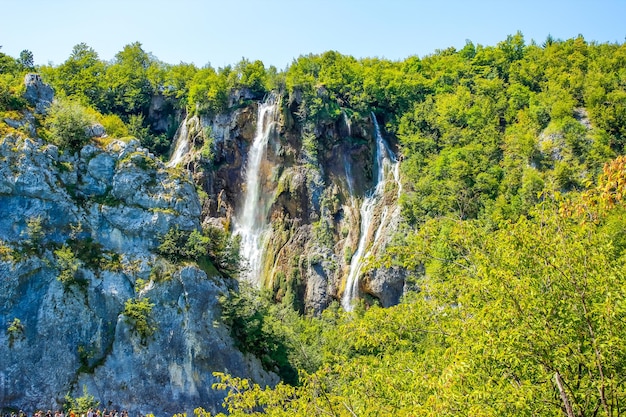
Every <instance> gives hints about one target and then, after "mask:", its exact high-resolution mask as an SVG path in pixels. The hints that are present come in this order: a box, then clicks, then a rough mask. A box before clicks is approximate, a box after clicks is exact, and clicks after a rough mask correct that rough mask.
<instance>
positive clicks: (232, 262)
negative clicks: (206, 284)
mask: <svg viewBox="0 0 626 417" xmlns="http://www.w3.org/2000/svg"><path fill="white" fill-rule="evenodd" d="M158 252H159V253H160V254H161V255H162V256H164V257H165V258H167V259H168V260H170V261H172V262H181V261H194V262H199V263H202V261H203V260H204V259H205V258H208V259H210V261H211V262H212V263H213V264H215V266H216V267H217V268H218V269H219V270H221V271H222V272H225V273H228V274H230V275H236V274H237V273H238V271H239V263H240V262H239V243H238V240H237V238H235V237H232V236H230V235H229V234H228V233H226V232H225V231H223V230H221V229H218V228H216V227H208V228H205V229H203V230H202V231H199V230H193V231H186V230H181V229H179V228H176V227H174V228H171V229H170V230H169V231H168V232H167V233H166V234H165V235H164V236H163V237H162V238H161V243H160V245H159V248H158Z"/></svg>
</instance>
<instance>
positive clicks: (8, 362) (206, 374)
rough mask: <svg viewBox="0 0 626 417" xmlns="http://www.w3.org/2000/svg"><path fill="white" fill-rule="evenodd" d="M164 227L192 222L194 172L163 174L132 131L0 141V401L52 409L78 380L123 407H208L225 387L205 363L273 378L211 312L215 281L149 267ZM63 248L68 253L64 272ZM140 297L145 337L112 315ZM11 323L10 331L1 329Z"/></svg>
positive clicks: (189, 226) (158, 411) (77, 390)
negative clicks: (64, 144) (102, 138)
mask: <svg viewBox="0 0 626 417" xmlns="http://www.w3.org/2000/svg"><path fill="white" fill-rule="evenodd" d="M171 227H178V228H180V229H183V230H193V229H197V228H199V227H200V205H199V201H198V197H197V194H196V192H195V187H194V185H193V183H192V181H191V177H190V176H189V175H180V174H178V175H171V173H170V172H169V171H168V170H166V169H165V167H164V165H163V164H162V163H161V162H160V161H158V160H156V159H155V158H154V156H152V155H151V154H150V153H149V152H147V151H146V150H145V149H142V148H141V147H140V146H139V144H138V143H137V142H136V141H133V142H130V143H128V144H126V143H123V142H119V141H118V142H114V143H112V144H111V145H109V147H108V148H107V149H106V150H103V149H100V148H97V147H95V146H92V145H88V146H85V147H84V148H83V149H82V150H81V151H80V152H78V153H77V154H74V155H68V154H62V153H60V152H59V150H58V148H57V147H56V146H53V145H46V144H44V143H43V142H42V141H41V140H35V139H24V138H21V137H13V136H9V137H5V138H4V139H3V140H2V142H0V239H1V241H0V243H1V244H2V245H3V246H5V247H8V248H9V249H10V253H12V254H13V255H11V256H9V257H4V258H2V259H0V329H2V331H0V404H2V406H5V407H12V408H16V409H19V408H21V409H24V410H26V411H28V412H32V411H33V410H35V409H42V408H45V409H47V408H55V409H56V408H60V406H61V405H62V404H63V403H64V401H65V400H64V397H65V395H66V394H67V393H68V392H69V393H70V394H71V395H73V396H80V395H82V387H83V386H85V387H87V389H88V390H89V393H90V394H92V395H94V396H95V397H96V399H97V400H99V401H100V402H101V403H102V404H103V405H104V406H107V407H109V408H111V407H116V408H118V409H122V408H127V409H128V410H129V412H130V413H131V414H137V413H142V414H144V415H145V414H147V413H155V415H158V416H165V415H172V414H174V413H176V412H181V411H187V412H188V413H191V412H192V410H193V408H195V407H198V406H202V407H205V408H207V409H209V410H211V411H216V412H217V411H220V410H221V402H222V400H223V396H224V393H223V392H220V391H214V390H212V388H211V385H212V383H214V382H215V380H214V377H213V376H212V372H214V371H220V372H229V373H231V374H234V375H238V376H241V377H247V378H254V380H255V381H257V382H259V383H261V384H273V383H275V382H276V377H275V376H274V375H273V374H269V373H267V372H265V371H263V369H262V367H261V365H260V362H259V361H258V360H257V359H255V358H253V357H249V356H245V355H243V354H242V353H241V352H239V351H238V350H237V349H236V348H235V347H234V343H233V341H232V339H231V338H230V335H229V331H228V329H226V328H225V327H224V325H223V324H221V323H220V319H219V318H220V307H219V304H218V301H217V299H218V296H219V295H220V294H222V293H224V292H225V291H226V285H225V283H224V281H223V278H221V277H219V276H211V277H207V275H206V273H204V272H203V271H201V270H200V269H198V268H196V267H192V266H187V267H184V268H182V269H180V268H178V269H177V268H176V267H174V266H169V267H167V268H165V267H164V268H162V269H163V270H162V271H161V272H155V265H161V263H163V262H164V261H163V260H160V259H159V258H158V257H157V256H156V255H155V249H156V247H157V246H158V244H159V240H158V238H159V236H161V235H163V234H165V233H167V231H168V230H169V229H170V228H171ZM60 248H70V250H71V253H72V254H73V255H72V256H73V257H74V259H75V262H76V264H75V265H76V268H75V270H74V272H73V273H71V274H70V275H69V277H70V278H67V275H66V276H65V277H66V278H65V279H66V280H68V281H66V283H64V282H61V281H60V280H59V279H58V278H59V277H60V276H61V274H62V272H63V271H64V266H63V265H64V264H63V263H62V262H60V258H59V255H58V254H57V252H58V250H59V249H60ZM164 271H165V272H164ZM155 277H157V278H158V280H157V278H155ZM155 280H157V281H158V282H157V281H155ZM141 297H148V298H149V299H150V302H151V303H153V304H154V308H153V313H152V314H151V316H150V320H152V322H153V323H154V325H155V328H156V332H155V333H154V335H153V336H152V337H150V338H148V339H147V340H145V341H142V340H141V338H139V337H138V336H137V334H136V331H135V330H134V328H133V326H132V324H131V323H129V321H128V320H127V318H126V317H125V316H124V314H123V312H124V307H125V303H126V302H127V301H128V300H130V299H137V298H141ZM14 320H19V322H20V323H21V325H20V326H21V327H20V329H21V330H19V331H15V332H13V333H9V332H7V331H6V329H8V328H9V326H10V325H11V324H12V323H13V322H14Z"/></svg>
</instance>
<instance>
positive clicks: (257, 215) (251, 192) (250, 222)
mask: <svg viewBox="0 0 626 417" xmlns="http://www.w3.org/2000/svg"><path fill="white" fill-rule="evenodd" d="M277 109H278V100H277V98H276V97H275V96H274V95H271V96H269V97H268V98H267V99H266V100H265V101H264V102H263V103H261V104H259V108H258V113H257V125H256V134H255V136H254V140H253V141H252V145H251V146H250V150H249V152H248V161H247V165H246V180H245V198H244V203H243V206H242V207H241V209H240V213H239V215H238V216H237V218H236V219H235V234H238V235H239V236H241V255H242V257H243V259H244V261H245V263H246V265H245V268H244V274H243V277H244V278H246V279H247V280H248V281H250V282H258V281H259V274H260V269H261V261H262V257H263V242H262V237H263V232H264V230H265V226H266V220H265V215H266V213H265V204H264V202H263V196H262V190H261V175H262V172H261V165H262V162H263V159H264V156H265V152H266V150H267V144H268V142H269V138H270V135H271V133H272V132H273V130H274V127H275V124H276V117H277Z"/></svg>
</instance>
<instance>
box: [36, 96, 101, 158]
mask: <svg viewBox="0 0 626 417" xmlns="http://www.w3.org/2000/svg"><path fill="white" fill-rule="evenodd" d="M94 122H95V118H94V117H93V116H92V115H91V114H90V113H89V112H87V110H86V109H85V108H84V107H83V106H81V105H80V104H78V103H75V102H72V101H66V100H56V101H55V102H54V103H52V106H50V110H49V115H48V118H47V119H46V124H47V127H48V130H49V132H50V135H49V138H50V141H51V142H53V143H54V144H56V145H58V146H59V147H60V148H62V149H67V150H69V151H72V152H74V151H77V150H79V149H80V148H82V147H83V146H84V145H86V144H87V142H88V141H89V139H90V137H89V135H88V129H89V127H90V126H91V125H92V124H93V123H94Z"/></svg>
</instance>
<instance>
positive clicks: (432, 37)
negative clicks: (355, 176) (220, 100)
mask: <svg viewBox="0 0 626 417" xmlns="http://www.w3.org/2000/svg"><path fill="white" fill-rule="evenodd" d="M518 30H520V31H521V32H522V33H523V34H524V37H525V39H526V41H527V42H530V41H531V40H532V39H534V40H536V41H537V42H538V43H541V42H543V41H544V40H545V39H546V36H547V35H548V34H551V35H552V36H553V37H554V38H560V39H568V38H572V37H575V36H577V35H578V34H582V35H583V36H584V37H585V39H586V40H587V41H597V42H624V41H625V40H626V0H589V1H580V0H568V1H565V0H554V1H553V0H541V1H538V0H524V1H518V0H516V1H510V0H499V1H495V0H485V1H480V0H466V1H460V0H450V1H445V0H440V1H435V0H431V1H422V0H412V1H411V0H383V1H374V0H315V1H314V0H221V1H216V0H204V1H202V0H106V1H102V0H91V1H90V0H0V45H2V49H1V51H2V52H4V53H6V54H9V55H11V56H13V57H17V56H19V53H20V51H22V50H23V49H29V50H30V51H32V52H33V54H34V57H35V63H36V64H47V63H49V62H52V63H53V64H60V63H62V62H63V61H65V59H67V57H68V56H69V54H70V52H71V50H72V47H73V46H74V45H76V44H78V43H80V42H85V43H86V44H87V45H89V46H91V47H92V48H94V49H95V50H96V51H97V52H98V54H99V56H100V58H102V59H105V60H110V59H113V57H114V56H115V54H116V53H117V52H118V51H120V50H121V49H122V48H123V47H124V45H126V44H129V43H132V42H135V41H139V42H141V44H142V45H143V49H144V50H145V51H147V52H151V53H153V54H154V55H155V56H156V57H157V58H159V59H160V60H162V61H164V62H167V63H170V64H178V63H179V62H188V63H189V62H193V63H195V64H196V65H198V66H203V65H205V64H208V63H210V64H211V65H212V66H214V67H223V66H225V65H228V64H235V63H237V62H238V61H239V60H240V59H241V58H242V57H245V58H248V59H250V60H256V59H260V60H262V61H263V62H264V63H265V65H266V66H269V65H275V66H276V67H278V68H279V69H283V68H285V67H286V66H287V65H288V64H290V63H291V62H292V60H293V59H294V58H297V57H298V56H300V55H304V54H308V53H320V52H324V51H328V50H336V51H338V52H340V53H342V54H347V55H352V56H354V57H356V58H362V57H380V58H388V59H393V60H397V59H403V58H406V57H408V56H411V55H418V56H420V57H422V56H424V55H428V54H430V53H433V52H434V51H435V50H436V49H445V48H447V47H450V46H454V47H457V48H460V47H462V46H463V45H464V44H465V41H466V39H469V40H471V41H472V42H474V43H475V44H482V45H495V44H497V43H498V42H500V41H502V40H504V39H506V36H507V35H509V34H514V33H515V32H517V31H518Z"/></svg>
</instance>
